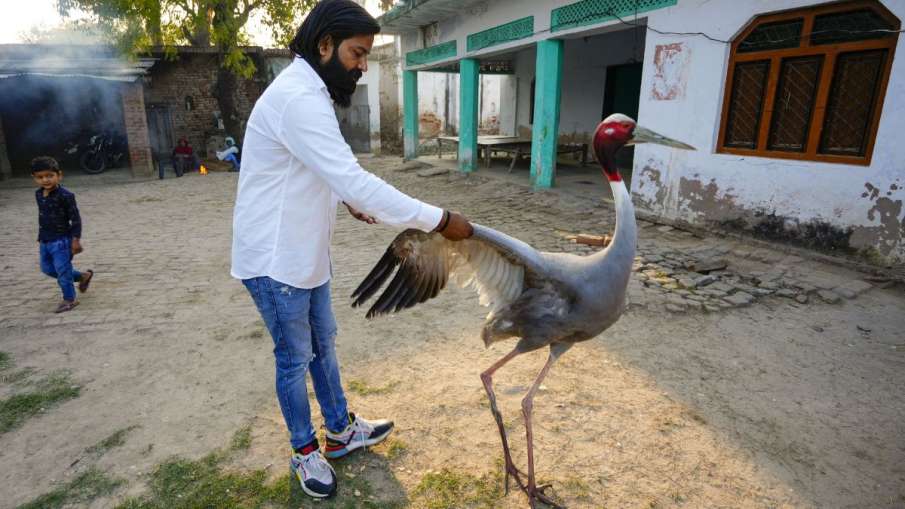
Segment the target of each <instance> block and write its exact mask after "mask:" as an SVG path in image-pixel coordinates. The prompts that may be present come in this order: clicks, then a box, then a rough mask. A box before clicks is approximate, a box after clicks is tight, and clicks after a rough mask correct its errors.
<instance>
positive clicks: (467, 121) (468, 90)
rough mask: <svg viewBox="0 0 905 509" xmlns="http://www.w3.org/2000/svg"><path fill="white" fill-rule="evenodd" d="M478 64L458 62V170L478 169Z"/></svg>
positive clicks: (463, 60)
mask: <svg viewBox="0 0 905 509" xmlns="http://www.w3.org/2000/svg"><path fill="white" fill-rule="evenodd" d="M480 68H481V64H480V62H478V60H477V59H474V58H465V59H462V60H461V61H460V62H459V169H460V170H461V171H464V172H470V171H475V170H476V169H477V168H478V94H479V93H480V91H479V89H480V79H481V78H480V75H479V72H478V71H479V70H480Z"/></svg>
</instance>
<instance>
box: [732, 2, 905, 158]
mask: <svg viewBox="0 0 905 509" xmlns="http://www.w3.org/2000/svg"><path fill="white" fill-rule="evenodd" d="M900 26H901V25H900V22H899V20H898V19H897V18H896V17H895V16H894V15H893V14H892V13H890V12H889V11H888V10H887V9H886V8H885V7H883V5H882V4H880V2H878V1H877V0H857V1H848V2H837V3H830V4H822V5H817V6H814V7H810V8H806V9H798V10H794V11H786V12H782V13H778V14H767V15H763V16H759V17H758V18H756V19H755V20H754V21H753V22H751V24H750V25H749V26H748V27H747V28H746V29H745V30H743V31H742V32H741V34H739V36H738V37H737V38H736V39H735V41H733V44H732V52H731V54H730V57H729V67H728V69H729V71H728V76H727V77H726V94H725V98H724V102H723V115H722V123H721V126H720V138H719V147H718V151H719V152H727V153H732V154H742V155H756V156H765V157H779V158H789V159H806V160H814V161H826V162H840V163H850V164H864V165H866V164H870V158H871V153H872V151H873V144H874V138H875V136H876V132H877V125H878V123H879V119H880V112H881V111H882V108H883V96H884V95H885V91H886V83H887V81H888V80H889V73H890V68H891V66H892V59H893V53H894V52H895V46H896V42H897V41H898V30H899V28H900Z"/></svg>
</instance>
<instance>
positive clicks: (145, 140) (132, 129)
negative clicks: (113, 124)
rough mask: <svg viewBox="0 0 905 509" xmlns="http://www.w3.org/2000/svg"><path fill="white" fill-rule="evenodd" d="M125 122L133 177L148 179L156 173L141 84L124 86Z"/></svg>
mask: <svg viewBox="0 0 905 509" xmlns="http://www.w3.org/2000/svg"><path fill="white" fill-rule="evenodd" d="M122 99H123V120H124V121H125V126H126V138H127V140H128V143H129V162H130V163H131V165H132V175H133V176H135V177H138V176H143V177H147V176H150V175H152V174H153V173H154V167H153V162H152V160H151V141H150V138H149V136H148V119H147V114H146V113H145V100H144V93H143V91H142V84H141V82H140V81H139V82H135V83H129V84H126V85H123V88H122Z"/></svg>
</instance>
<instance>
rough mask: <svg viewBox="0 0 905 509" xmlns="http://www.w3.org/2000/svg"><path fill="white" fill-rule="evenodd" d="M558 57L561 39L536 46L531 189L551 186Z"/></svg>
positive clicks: (559, 68)
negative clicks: (532, 187) (532, 186)
mask: <svg viewBox="0 0 905 509" xmlns="http://www.w3.org/2000/svg"><path fill="white" fill-rule="evenodd" d="M562 56H563V42H562V41H561V40H555V39H547V40H544V41H539V42H538V43H537V66H536V71H535V72H536V77H535V80H536V85H535V89H534V127H533V130H532V133H531V183H532V184H533V185H534V187H535V188H539V187H553V177H554V174H555V172H556V145H557V143H556V141H557V138H558V136H559V98H560V92H561V90H562Z"/></svg>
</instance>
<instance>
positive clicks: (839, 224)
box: [632, 0, 905, 263]
mask: <svg viewBox="0 0 905 509" xmlns="http://www.w3.org/2000/svg"><path fill="white" fill-rule="evenodd" d="M817 3H822V2H814V1H802V0H797V1H788V0H785V1H779V0H762V1H758V2H732V3H731V8H728V7H730V6H729V2H727V1H722V2H712V1H705V0H680V1H679V4H678V5H677V6H675V7H671V8H668V9H662V10H659V11H654V12H652V13H649V20H648V23H649V25H650V26H653V27H656V28H657V29H658V30H661V31H681V32H696V31H703V32H707V33H708V34H709V35H712V36H714V37H717V38H721V39H732V38H733V37H734V36H735V34H736V33H738V32H739V31H740V30H741V29H742V28H743V27H744V26H745V25H746V24H747V23H748V22H749V21H750V20H751V19H752V18H753V17H754V16H756V15H758V14H761V13H767V12H772V11H777V10H784V9H790V8H795V7H802V6H808V5H814V4H817ZM883 3H884V5H885V6H886V7H887V8H888V9H889V10H890V11H892V12H893V13H894V14H895V15H896V16H898V17H899V19H901V20H903V21H905V2H902V1H884V2H883ZM720 7H723V8H720ZM903 46H905V35H900V36H899V41H898V47H897V54H896V58H895V60H894V62H893V67H892V73H891V75H890V80H889V85H888V88H887V92H886V97H885V100H884V104H883V112H882V115H881V118H880V126H879V130H878V132H877V140H876V144H875V147H874V151H873V158H872V162H871V164H870V166H854V165H845V164H829V163H818V162H804V161H792V160H784V159H771V158H762V157H742V156H736V155H731V154H718V153H716V144H717V136H718V131H719V124H720V113H721V108H722V101H723V93H724V90H723V88H724V86H725V77H726V67H727V61H728V57H729V46H728V45H724V44H720V43H714V42H711V41H708V40H706V39H704V38H702V37H680V36H673V35H659V34H657V33H654V32H649V33H648V34H647V40H646V49H645V65H644V74H643V79H642V93H641V105H640V111H639V115H638V117H639V118H638V121H639V124H641V125H644V126H645V127H648V128H651V129H654V130H655V131H657V132H660V133H662V134H665V135H667V136H672V137H675V138H678V139H681V140H682V141H685V142H688V143H690V144H692V145H694V146H695V147H697V148H698V150H697V151H695V152H686V151H677V150H669V149H665V148H662V147H657V146H649V145H640V146H638V147H637V148H636V152H635V154H636V155H635V168H634V175H636V178H634V179H633V181H632V193H633V195H634V197H635V200H636V203H637V204H638V205H639V206H641V207H643V208H644V209H647V210H648V211H650V212H653V213H655V214H659V215H661V216H663V217H665V218H668V219H672V220H681V221H687V222H690V223H693V224H698V225H704V226H706V225H708V224H712V223H724V224H725V223H729V224H733V225H734V226H741V227H745V228H750V229H752V230H754V231H755V232H756V231H759V230H760V231H764V232H767V231H770V232H772V233H774V234H777V235H786V236H787V237H788V238H789V239H790V240H798V241H801V242H804V243H805V244H808V245H814V246H816V247H828V248H831V249H846V250H848V251H862V252H863V253H865V254H869V255H880V257H881V258H882V259H883V260H884V261H887V262H893V263H896V262H903V261H905V211H903V208H905V207H903V201H905V189H903V188H905V143H903V140H905V135H903V133H905V57H903V55H905V47H903ZM827 232H830V233H831V234H828V233H827ZM796 237H797V238H796Z"/></svg>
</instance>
